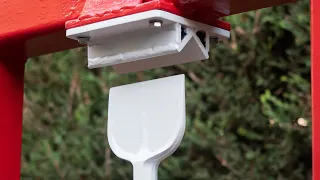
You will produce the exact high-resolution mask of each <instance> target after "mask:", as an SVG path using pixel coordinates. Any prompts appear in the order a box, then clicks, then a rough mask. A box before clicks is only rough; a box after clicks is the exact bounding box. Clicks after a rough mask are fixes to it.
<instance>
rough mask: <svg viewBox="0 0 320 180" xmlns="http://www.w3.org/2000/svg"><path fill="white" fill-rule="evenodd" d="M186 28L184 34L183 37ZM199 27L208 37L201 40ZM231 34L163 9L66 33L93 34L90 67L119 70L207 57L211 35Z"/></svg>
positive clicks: (140, 68)
mask: <svg viewBox="0 0 320 180" xmlns="http://www.w3.org/2000/svg"><path fill="white" fill-rule="evenodd" d="M183 30H185V34H184V35H185V36H184V38H182V37H181V34H182V31H183ZM197 31H202V32H204V33H205V34H206V37H205V38H204V39H202V40H200V39H199V37H198V36H197ZM229 36H230V32H229V31H226V30H223V29H221V28H217V27H213V26H209V25H206V24H203V23H199V22H196V21H192V20H189V19H186V18H183V17H180V16H177V15H174V14H171V13H168V12H165V11H161V10H151V11H147V12H142V13H137V14H133V15H128V16H124V17H119V18H115V19H110V20H106V21H101V22H97V23H93V24H89V25H85V26H81V27H76V28H73V29H68V30H67V37H69V38H71V39H75V40H76V39H79V37H90V41H89V42H88V67H89V68H98V67H103V66H114V68H115V69H116V70H117V72H119V73H128V72H136V71H143V70H147V69H152V68H159V67H165V66H171V65H175V64H182V63H187V62H191V61H198V60H204V59H208V58H209V53H208V51H209V49H210V42H209V40H210V37H217V38H220V39H226V38H229ZM202 42H204V44H203V43H202Z"/></svg>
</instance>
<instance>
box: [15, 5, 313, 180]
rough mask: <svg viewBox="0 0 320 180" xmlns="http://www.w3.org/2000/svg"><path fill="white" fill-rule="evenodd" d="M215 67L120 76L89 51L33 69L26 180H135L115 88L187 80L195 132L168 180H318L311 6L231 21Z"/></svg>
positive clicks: (164, 171) (167, 165) (162, 173)
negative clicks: (119, 139) (115, 115)
mask: <svg viewBox="0 0 320 180" xmlns="http://www.w3.org/2000/svg"><path fill="white" fill-rule="evenodd" d="M226 20H227V21H229V22H231V24H232V25H233V30H232V38H231V40H230V41H225V42H221V43H220V44H218V45H217V46H216V47H213V49H212V53H211V59H210V60H207V61H202V62H197V63H191V64H187V65H179V66H173V67H168V68H162V69H156V70H150V71H146V72H140V73H136V74H134V73H131V74H127V75H117V74H116V73H115V72H113V70H112V69H110V68H101V69H96V70H87V69H86V67H85V66H86V65H85V63H86V57H85V54H86V53H85V52H84V49H76V50H71V51H66V52H61V53H56V54H51V55H47V56H42V57H39V58H34V59H32V60H29V61H28V63H27V70H26V80H25V108H24V135H23V154H22V161H23V164H22V165H23V166H22V175H21V178H22V179H26V180H27V179H46V180H50V179H53V180H56V179H68V180H73V179H74V180H76V179H108V180H111V179H115V180H117V179H132V168H131V165H130V164H129V163H127V162H124V161H122V160H120V159H118V158H116V157H115V156H114V155H113V154H112V153H111V152H110V148H109V147H108V143H107V141H106V137H105V134H106V122H107V107H108V103H107V102H108V101H107V100H108V91H109V88H110V87H113V86H117V85H121V84H128V83H133V82H137V81H143V80H148V79H155V78H159V77H165V76H170V75H174V74H181V73H183V74H186V76H187V83H186V88H187V113H188V114H187V131H186V134H185V137H184V139H183V142H182V144H181V146H180V148H179V149H178V151H177V152H176V153H175V154H174V155H173V156H172V157H170V158H168V159H166V160H165V161H163V162H162V164H161V166H160V169H159V179H176V180H179V179H181V180H182V179H188V180H202V179H203V180H208V179H217V180H234V179H247V180H257V179H259V180H286V179H287V180H299V179H301V180H303V179H311V168H312V167H311V128H310V127H311V100H310V99H311V97H310V55H309V54H310V45H309V44H310V39H309V2H308V1H306V0H303V1H299V2H298V3H296V4H292V5H286V6H279V7H275V8H268V9H263V10H259V11H254V12H249V13H243V14H240V15H235V16H231V17H228V18H226Z"/></svg>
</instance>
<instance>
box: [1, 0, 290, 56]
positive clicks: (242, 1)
mask: <svg viewBox="0 0 320 180" xmlns="http://www.w3.org/2000/svg"><path fill="white" fill-rule="evenodd" d="M87 1H88V2H89V1H90V0H87ZM94 1H95V2H98V3H99V2H104V3H109V4H110V3H112V2H113V0H94ZM127 1H132V0H127ZM141 1H142V0H141ZM147 1H151V0H143V1H142V2H147ZM164 1H166V2H174V3H175V5H176V6H181V8H183V10H184V11H193V10H192V9H194V8H197V7H198V5H199V6H202V7H203V5H205V6H207V7H209V8H212V9H213V10H214V11H217V12H219V11H223V12H227V14H226V15H228V13H229V14H235V13H240V12H245V11H249V10H254V9H260V8H264V7H269V6H274V5H279V4H283V3H287V2H292V0H192V1H190V3H181V2H188V1H186V0H164ZM202 1H203V2H202ZM85 2H86V0H27V1H26V0H7V1H3V2H1V5H0V44H1V43H4V42H5V41H6V40H8V39H9V40H10V39H13V38H15V39H20V40H22V39H24V40H25V47H26V54H27V56H28V57H31V56H37V55H41V54H47V53H51V52H56V51H61V50H66V49H70V48H74V47H78V46H79V44H78V43H77V42H75V41H72V40H69V39H67V38H65V27H64V24H65V22H66V21H69V20H72V19H76V18H78V17H79V16H80V13H81V11H82V9H83V7H84V4H85ZM200 2H202V3H200ZM124 3H126V1H124ZM190 5H191V9H190V8H189V7H190ZM94 8H97V7H94ZM100 8H102V9H103V6H102V7H101V6H100ZM199 8H201V7H199ZM95 10H98V9H93V11H95ZM211 15H212V18H214V16H213V13H212V14H209V15H208V17H209V18H210V16H211Z"/></svg>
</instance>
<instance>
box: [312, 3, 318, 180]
mask: <svg viewBox="0 0 320 180" xmlns="http://www.w3.org/2000/svg"><path fill="white" fill-rule="evenodd" d="M311 61H312V112H313V113H312V119H313V121H312V122H313V123H312V137H313V139H312V156H313V157H312V162H313V165H312V166H313V180H320V1H319V0H311Z"/></svg>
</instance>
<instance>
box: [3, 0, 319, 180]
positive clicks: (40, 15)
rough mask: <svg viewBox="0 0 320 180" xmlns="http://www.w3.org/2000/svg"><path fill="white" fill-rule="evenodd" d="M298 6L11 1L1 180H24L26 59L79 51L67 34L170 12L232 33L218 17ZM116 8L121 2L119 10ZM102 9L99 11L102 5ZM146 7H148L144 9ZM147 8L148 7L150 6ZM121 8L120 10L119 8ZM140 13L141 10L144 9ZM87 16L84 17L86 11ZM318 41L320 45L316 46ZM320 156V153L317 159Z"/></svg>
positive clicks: (267, 0) (315, 13)
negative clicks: (155, 11)
mask: <svg viewBox="0 0 320 180" xmlns="http://www.w3.org/2000/svg"><path fill="white" fill-rule="evenodd" d="M293 1H295V0H192V1H181V0H125V1H123V0H115V1H113V0H9V1H4V2H2V3H1V6H0V82H1V86H0V179H1V180H2V179H4V180H18V179H20V153H21V152H20V151H21V132H22V108H23V77H24V63H25V60H26V59H27V57H32V56H38V55H42V54H47V53H52V52H57V51H62V50H66V49H71V48H75V47H79V44H78V43H77V42H75V41H73V40H69V39H67V38H66V37H65V24H66V22H67V21H69V22H68V23H67V24H66V27H67V28H71V27H76V26H80V25H84V24H87V23H93V22H96V21H101V20H104V19H110V18H114V17H119V16H123V15H127V14H130V13H137V12H142V11H146V10H150V9H162V10H166V11H169V12H172V13H175V14H178V15H181V16H184V17H188V18H190V19H194V20H197V21H201V22H205V23H209V24H214V25H217V26H219V27H222V28H224V29H228V28H230V27H228V24H226V23H223V22H221V21H219V20H217V18H218V17H221V16H227V15H231V14H236V13H240V12H245V11H250V10H255V9H260V8H264V7H269V6H275V5H280V4H284V3H287V2H293ZM113 2H119V3H120V2H121V3H122V4H121V5H119V4H117V3H113ZM99 3H100V5H99ZM141 3H142V4H144V5H141ZM146 4H147V5H146ZM119 7H120V8H119ZM316 7H317V8H320V1H319V0H311V8H312V9H311V13H312V83H313V86H312V92H313V94H312V95H313V179H314V180H320V174H319V173H317V172H318V171H320V155H319V153H320V152H319V151H320V149H319V148H320V142H319V138H320V137H319V136H320V132H317V131H316V129H319V128H320V123H319V122H317V121H316V119H319V118H320V117H319V116H320V93H317V92H319V91H320V82H319V83H318V81H320V71H319V69H320V62H319V61H316V59H317V60H320V37H319V33H318V34H316V32H320V13H319V10H318V9H316ZM139 8H140V9H139ZM83 10H84V11H83ZM316 40H318V41H316ZM318 152H319V153H318Z"/></svg>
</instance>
